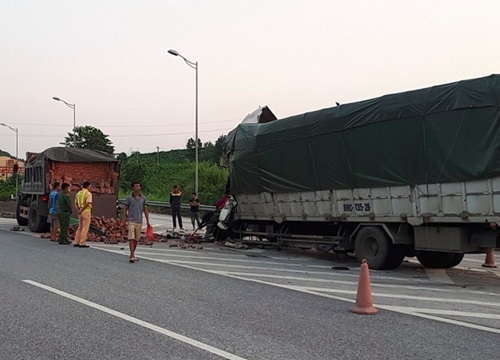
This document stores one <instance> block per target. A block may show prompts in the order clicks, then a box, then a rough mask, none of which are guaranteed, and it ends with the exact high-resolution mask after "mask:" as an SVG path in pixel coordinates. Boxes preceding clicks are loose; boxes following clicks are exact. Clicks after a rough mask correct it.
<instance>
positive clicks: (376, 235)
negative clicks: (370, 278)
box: [354, 226, 405, 270]
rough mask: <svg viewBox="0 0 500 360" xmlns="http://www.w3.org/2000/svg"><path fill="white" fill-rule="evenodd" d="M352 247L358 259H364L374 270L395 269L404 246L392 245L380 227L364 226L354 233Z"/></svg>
mask: <svg viewBox="0 0 500 360" xmlns="http://www.w3.org/2000/svg"><path fill="white" fill-rule="evenodd" d="M354 249H355V252H356V258H357V259H358V261H360V262H361V261H362V260H363V259H366V261H367V263H368V267H369V268H370V269H374V270H390V269H395V268H397V267H398V266H399V265H401V263H402V262H403V259H404V256H405V248H404V246H401V245H394V244H392V243H391V240H390V239H389V237H388V236H387V234H386V233H385V232H384V231H383V230H382V229H381V228H380V227H375V226H371V227H364V228H362V229H361V230H360V231H359V232H358V234H357V235H356V240H355V242H354Z"/></svg>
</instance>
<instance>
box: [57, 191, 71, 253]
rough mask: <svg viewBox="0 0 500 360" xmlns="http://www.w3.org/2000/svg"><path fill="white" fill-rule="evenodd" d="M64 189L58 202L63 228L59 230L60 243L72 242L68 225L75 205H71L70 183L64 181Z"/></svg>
mask: <svg viewBox="0 0 500 360" xmlns="http://www.w3.org/2000/svg"><path fill="white" fill-rule="evenodd" d="M61 188H62V191H61V193H60V194H59V196H58V198H57V203H58V205H59V222H60V223H61V230H60V232H59V245H68V244H71V241H68V239H67V234H68V227H69V220H70V216H71V213H72V212H73V206H72V205H71V199H70V198H69V190H70V187H69V184H68V183H64V184H62V186H61Z"/></svg>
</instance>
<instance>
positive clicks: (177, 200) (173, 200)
mask: <svg viewBox="0 0 500 360" xmlns="http://www.w3.org/2000/svg"><path fill="white" fill-rule="evenodd" d="M181 197H182V192H181V191H180V190H179V187H178V186H177V185H174V187H173V188H172V192H171V193H170V208H171V209H172V222H173V223H174V231H175V229H176V227H177V221H176V220H177V219H179V227H180V228H181V230H184V228H183V227H182V218H181Z"/></svg>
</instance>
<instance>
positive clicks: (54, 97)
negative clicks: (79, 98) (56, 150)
mask: <svg viewBox="0 0 500 360" xmlns="http://www.w3.org/2000/svg"><path fill="white" fill-rule="evenodd" d="M52 99H54V100H55V101H61V102H63V103H64V104H65V105H66V106H67V107H69V108H70V109H73V147H74V148H76V132H75V129H76V103H74V104H70V103H68V102H66V101H64V100H63V99H60V98H58V97H57V96H53V97H52Z"/></svg>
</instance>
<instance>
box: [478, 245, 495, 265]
mask: <svg viewBox="0 0 500 360" xmlns="http://www.w3.org/2000/svg"><path fill="white" fill-rule="evenodd" d="M494 253H495V252H494V250H493V249H489V250H488V252H487V253H486V259H484V264H483V265H481V266H482V267H485V268H492V269H495V268H496V267H497V265H496V264H495V255H494Z"/></svg>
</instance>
